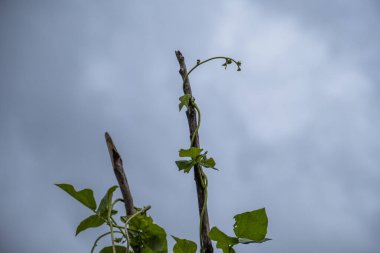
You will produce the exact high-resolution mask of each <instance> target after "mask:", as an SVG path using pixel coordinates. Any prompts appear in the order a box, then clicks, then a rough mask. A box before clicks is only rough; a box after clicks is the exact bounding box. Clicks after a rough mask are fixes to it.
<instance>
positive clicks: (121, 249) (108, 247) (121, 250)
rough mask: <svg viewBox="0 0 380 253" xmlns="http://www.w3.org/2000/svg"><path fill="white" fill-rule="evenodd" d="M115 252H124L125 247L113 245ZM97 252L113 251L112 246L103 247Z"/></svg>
mask: <svg viewBox="0 0 380 253" xmlns="http://www.w3.org/2000/svg"><path fill="white" fill-rule="evenodd" d="M115 249H116V253H125V252H126V251H127V248H126V247H124V246H120V245H115ZM99 253H113V250H112V246H107V247H105V248H103V249H102V250H101V251H100V252H99Z"/></svg>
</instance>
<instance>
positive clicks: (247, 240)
mask: <svg viewBox="0 0 380 253" xmlns="http://www.w3.org/2000/svg"><path fill="white" fill-rule="evenodd" d="M270 240H272V239H270V238H264V239H263V240H261V241H254V240H250V239H246V238H239V243H242V244H250V243H263V242H266V241H270Z"/></svg>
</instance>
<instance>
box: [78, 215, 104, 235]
mask: <svg viewBox="0 0 380 253" xmlns="http://www.w3.org/2000/svg"><path fill="white" fill-rule="evenodd" d="M103 223H104V219H102V218H100V217H99V216H98V215H96V214H95V215H91V216H90V217H87V218H86V219H84V220H83V221H82V222H81V223H80V224H79V225H78V227H77V231H76V233H75V235H78V234H79V233H80V232H82V231H84V230H86V229H88V228H96V227H99V226H101V225H103Z"/></svg>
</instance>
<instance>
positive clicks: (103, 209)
mask: <svg viewBox="0 0 380 253" xmlns="http://www.w3.org/2000/svg"><path fill="white" fill-rule="evenodd" d="M117 188H118V187H117V186H116V185H114V186H112V187H111V188H109V189H108V191H107V192H106V194H105V195H104V197H103V198H102V200H101V201H100V204H99V207H98V210H96V213H97V214H98V215H100V216H101V217H104V218H107V215H108V209H109V208H110V207H111V204H112V196H113V192H114V191H115V190H116V189H117Z"/></svg>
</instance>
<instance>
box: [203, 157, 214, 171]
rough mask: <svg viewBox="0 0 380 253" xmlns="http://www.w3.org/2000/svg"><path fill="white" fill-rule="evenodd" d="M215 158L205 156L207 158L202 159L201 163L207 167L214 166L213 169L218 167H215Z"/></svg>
mask: <svg viewBox="0 0 380 253" xmlns="http://www.w3.org/2000/svg"><path fill="white" fill-rule="evenodd" d="M215 164H216V163H215V160H214V158H212V157H210V158H205V159H202V160H201V165H202V166H203V167H206V168H213V169H216V168H215Z"/></svg>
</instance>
